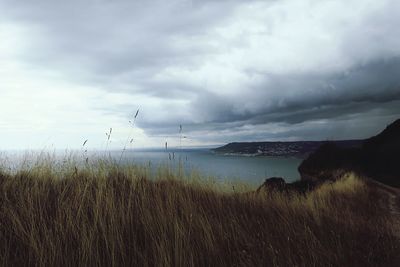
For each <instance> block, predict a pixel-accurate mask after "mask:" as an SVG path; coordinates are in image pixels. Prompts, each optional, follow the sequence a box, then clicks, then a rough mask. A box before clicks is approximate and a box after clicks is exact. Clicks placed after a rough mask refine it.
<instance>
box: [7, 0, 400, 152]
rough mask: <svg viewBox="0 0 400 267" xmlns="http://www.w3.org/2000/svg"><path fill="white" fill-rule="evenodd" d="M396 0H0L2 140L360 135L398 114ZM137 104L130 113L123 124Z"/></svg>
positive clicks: (141, 142)
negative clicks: (134, 118)
mask: <svg viewBox="0 0 400 267" xmlns="http://www.w3.org/2000/svg"><path fill="white" fill-rule="evenodd" d="M399 13H400V1H398V0H380V1H376V0H373V1H370V0H343V1H341V0H335V1H333V0H332V1H329V0H327V1H320V0H318V1H317V0H273V1H266V0H264V1H234V0H231V1H222V0H220V1H208V0H201V1H197V0H192V1H190V0H176V1H175V0H169V1H161V0H159V1H153V0H136V1H134V0H97V1H96V0H69V1H64V0H63V1H61V0H60V1H56V0H47V1H46V0H35V1H28V0H27V1H23V0H18V1H16V0H0V135H1V138H0V149H13V148H22V149H34V148H48V147H56V148H77V147H79V146H81V145H82V143H83V141H84V140H86V139H89V141H88V145H89V146H90V147H93V148H94V147H95V148H102V147H104V144H105V140H106V135H105V133H106V132H107V131H108V130H109V129H110V127H112V128H113V132H112V138H111V140H112V144H111V146H112V147H115V148H119V147H122V146H123V145H124V143H125V142H126V139H127V138H128V136H131V137H132V138H133V139H134V145H135V146H136V147H162V146H163V144H164V143H165V141H168V142H169V143H170V144H174V143H175V144H176V143H177V140H178V132H179V125H183V132H184V135H185V136H187V138H186V139H184V145H187V146H196V145H210V144H222V143H226V142H231V141H253V140H326V139H348V138H364V137H368V136H370V135H373V134H376V133H377V132H379V131H380V130H381V129H382V128H383V127H385V126H386V125H387V124H388V123H389V122H391V121H393V120H394V119H396V118H400V16H399ZM137 109H140V112H139V114H138V116H137V120H136V123H135V126H134V127H132V125H130V124H129V120H132V119H133V116H134V115H135V113H136V111H137Z"/></svg>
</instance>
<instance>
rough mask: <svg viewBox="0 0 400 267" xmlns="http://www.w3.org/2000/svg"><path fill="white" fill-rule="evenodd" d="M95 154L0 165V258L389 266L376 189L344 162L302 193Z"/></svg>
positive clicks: (385, 219)
mask: <svg viewBox="0 0 400 267" xmlns="http://www.w3.org/2000/svg"><path fill="white" fill-rule="evenodd" d="M230 188H231V186H230V185H226V184H225V185H223V184H222V185H221V184H220V183H217V182H215V181H212V180H210V181H206V182H205V181H203V180H202V179H201V176H200V175H198V174H197V175H196V174H194V175H192V176H191V177H177V176H176V175H175V174H174V173H172V172H171V171H170V170H168V169H162V170H160V171H159V172H158V174H157V177H156V178H152V179H150V177H149V172H148V170H147V169H146V168H144V167H140V166H125V167H118V166H117V165H114V164H110V163H106V162H101V161H99V162H97V163H95V164H93V165H91V166H89V165H86V166H84V165H82V166H81V167H78V168H75V166H74V165H73V164H69V165H65V166H64V167H56V166H54V163H44V164H39V165H37V166H35V167H31V168H29V169H26V170H21V171H18V172H16V173H12V174H11V173H6V172H4V171H3V172H2V173H1V174H0V203H1V208H0V240H1V245H0V264H1V265H3V266H19V265H30V266H390V265H395V264H396V258H395V257H396V254H397V253H398V251H399V250H398V249H399V247H398V244H399V243H398V240H397V239H396V238H395V237H394V234H393V229H392V227H391V224H390V217H389V216H388V215H387V214H386V213H384V212H383V211H382V210H381V209H380V206H379V201H378V200H379V196H378V195H376V194H375V193H374V191H373V190H372V189H370V188H369V187H367V186H366V185H365V183H364V182H363V181H362V180H361V179H359V178H357V177H355V175H353V174H349V175H347V176H346V177H344V178H343V179H341V180H339V181H338V182H335V183H333V184H326V185H323V186H322V187H320V188H319V189H317V190H316V191H314V192H312V193H309V194H307V195H306V196H301V195H296V194H292V195H290V196H288V195H285V194H279V193H273V194H256V193H253V192H251V191H250V192H247V193H246V192H245V191H248V190H249V188H248V187H247V186H243V185H242V186H237V187H236V189H235V191H233V189H232V190H231V189H230Z"/></svg>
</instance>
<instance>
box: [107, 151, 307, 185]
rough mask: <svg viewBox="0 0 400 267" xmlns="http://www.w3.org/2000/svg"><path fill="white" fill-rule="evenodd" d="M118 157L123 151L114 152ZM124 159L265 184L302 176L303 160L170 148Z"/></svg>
mask: <svg viewBox="0 0 400 267" xmlns="http://www.w3.org/2000/svg"><path fill="white" fill-rule="evenodd" d="M114 153H115V154H112V155H114V156H115V157H117V156H118V155H120V154H121V153H120V152H114ZM123 158H124V160H123V161H124V162H134V163H139V164H149V162H150V163H151V166H154V167H156V166H161V165H164V166H165V165H169V166H175V167H176V166H179V162H181V164H182V166H183V167H184V169H185V170H186V171H188V172H190V171H193V170H194V171H199V172H200V173H202V174H204V175H207V176H214V177H216V178H219V179H222V180H227V179H234V180H242V181H246V182H252V183H261V182H263V181H264V180H265V178H267V177H271V176H280V177H284V178H285V179H286V181H288V182H291V181H294V180H297V179H299V178H300V174H299V173H298V171H297V168H298V166H299V165H300V163H301V162H302V160H303V159H300V158H295V157H244V156H227V155H219V154H215V153H213V152H212V151H210V150H208V149H194V150H181V151H179V150H176V151H174V152H171V151H170V152H167V151H127V152H125V154H124V157H123Z"/></svg>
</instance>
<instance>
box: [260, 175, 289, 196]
mask: <svg viewBox="0 0 400 267" xmlns="http://www.w3.org/2000/svg"><path fill="white" fill-rule="evenodd" d="M285 189H286V182H285V180H284V179H283V178H282V177H271V178H268V179H266V180H265V182H264V183H263V184H262V185H261V186H260V187H259V188H258V189H257V191H256V192H257V193H260V192H262V191H278V192H282V191H284V190H285Z"/></svg>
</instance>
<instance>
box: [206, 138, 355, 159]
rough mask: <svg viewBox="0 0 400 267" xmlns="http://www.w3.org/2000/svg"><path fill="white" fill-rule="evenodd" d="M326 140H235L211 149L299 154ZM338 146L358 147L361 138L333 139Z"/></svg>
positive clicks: (284, 154)
mask: <svg viewBox="0 0 400 267" xmlns="http://www.w3.org/2000/svg"><path fill="white" fill-rule="evenodd" d="M326 142H327V141H295V142H235V143H229V144H227V145H224V146H222V147H218V148H215V149H213V151H214V152H215V153H219V154H225V155H239V156H240V155H242V156H243V155H245V156H300V157H304V156H307V155H308V154H310V153H312V152H314V151H316V150H317V149H318V148H319V147H321V145H323V144H325V143H326ZM333 142H334V143H335V144H336V145H337V146H339V147H346V148H347V147H358V146H360V145H361V143H362V140H343V141H333Z"/></svg>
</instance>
